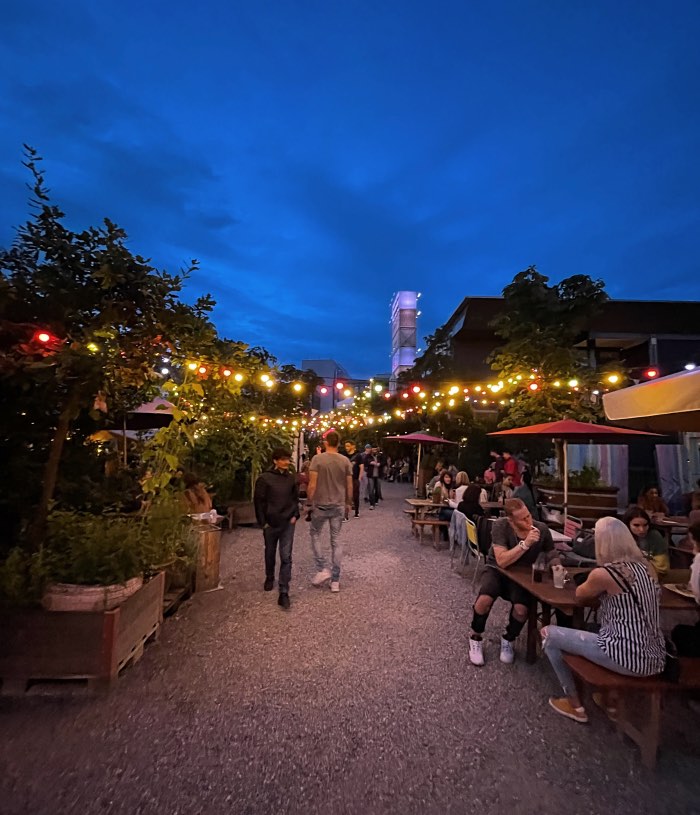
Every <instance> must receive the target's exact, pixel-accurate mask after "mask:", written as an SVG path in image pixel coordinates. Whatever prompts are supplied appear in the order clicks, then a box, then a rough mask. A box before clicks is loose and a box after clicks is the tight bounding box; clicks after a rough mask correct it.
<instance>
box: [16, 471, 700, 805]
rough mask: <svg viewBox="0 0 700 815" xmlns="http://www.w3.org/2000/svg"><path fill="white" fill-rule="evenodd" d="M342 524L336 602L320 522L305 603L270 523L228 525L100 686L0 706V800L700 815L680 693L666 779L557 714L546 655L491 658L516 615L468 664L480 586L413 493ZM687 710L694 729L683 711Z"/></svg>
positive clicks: (404, 490)
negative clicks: (212, 573)
mask: <svg viewBox="0 0 700 815" xmlns="http://www.w3.org/2000/svg"><path fill="white" fill-rule="evenodd" d="M384 490H385V495H386V500H385V501H384V502H383V503H382V504H381V505H380V507H379V508H378V509H377V510H376V511H375V512H369V511H367V510H366V509H365V508H363V510H362V515H361V517H360V518H358V519H354V518H353V519H351V520H350V521H349V522H348V523H346V524H344V527H343V534H344V538H345V543H346V559H345V566H344V570H343V574H342V576H341V587H342V588H341V593H340V594H339V595H333V594H331V593H330V591H328V590H327V589H324V590H320V589H314V588H312V587H311V586H310V585H309V583H308V580H309V578H310V576H311V575H312V573H313V567H312V560H311V555H310V550H309V538H308V524H305V523H303V522H300V525H299V530H298V533H297V539H296V541H295V553H294V555H295V561H294V574H293V586H292V593H291V600H292V609H291V610H290V611H289V612H287V613H285V612H284V611H282V610H281V609H279V608H278V606H277V604H276V599H277V597H276V592H272V593H269V594H265V593H263V591H262V582H263V577H264V575H263V569H262V535H261V532H260V531H259V530H255V529H241V530H238V531H236V532H234V533H232V534H230V535H228V536H227V537H226V540H225V544H224V552H223V556H222V561H223V562H222V576H223V584H224V589H223V590H222V591H218V592H213V593H210V594H207V595H204V596H197V597H196V598H194V599H193V600H192V601H191V602H189V603H187V604H185V605H184V606H183V607H181V609H180V611H179V612H178V614H177V615H176V616H175V617H173V618H170V619H168V620H167V621H166V623H165V625H164V628H163V633H162V635H161V638H160V641H159V642H158V643H157V644H155V645H153V646H151V647H149V648H148V649H147V650H146V653H145V655H144V657H143V659H142V660H141V662H140V663H139V664H138V665H136V666H134V667H132V668H131V669H129V670H127V671H126V672H125V673H124V675H123V677H122V678H121V679H120V681H119V684H118V686H117V688H116V689H115V690H114V691H113V692H112V693H111V694H110V695H109V696H107V697H106V698H97V699H91V698H87V697H85V696H83V695H79V694H76V695H73V696H69V697H66V696H65V695H64V696H62V697H56V696H28V697H27V698H25V699H19V700H17V699H2V700H0V812H1V813H2V814H3V815H20V813H22V815H43V813H52V814H54V815H63V813H82V815H85V814H87V815H90V814H91V813H101V812H109V813H125V814H126V813H128V814H129V815H133V814H134V813H168V814H170V813H187V815H194V813H219V812H221V813H227V812H230V813H241V815H258V813H260V815H263V814H264V815H267V813H303V815H313V813H317V812H318V813H324V815H335V814H336V813H338V815H341V814H342V815H364V814H365V813H367V815H372V814H373V813H401V815H412V814H413V813H416V815H425V814H427V813H436V814H437V813H471V812H478V813H483V815H490V813H507V814H508V815H510V814H511V813H538V815H549V813H557V815H559V813H567V815H578V813H591V815H593V814H595V813H601V812H608V813H610V812H612V813H635V815H646V814H647V813H649V814H651V813H666V812H668V813H674V815H683V813H698V812H700V740H699V739H698V738H697V735H696V732H697V725H698V716H697V714H695V713H693V712H691V711H690V710H689V709H688V708H687V707H685V705H684V704H683V703H681V702H677V701H673V702H670V703H669V705H668V708H667V710H666V716H665V738H664V746H663V748H662V752H661V756H660V761H659V766H658V770H657V772H656V773H655V774H650V773H648V772H646V771H644V770H643V769H642V768H641V766H640V764H639V761H638V757H637V751H636V748H634V747H633V746H632V745H630V744H629V743H627V742H625V743H622V742H620V741H619V740H618V738H617V737H616V736H615V734H614V732H613V730H612V728H611V727H610V725H609V724H608V723H607V721H605V720H604V718H603V717H601V716H599V715H597V713H596V712H595V711H590V713H591V720H592V723H591V725H590V726H588V727H585V726H581V725H577V724H575V723H573V722H572V723H569V722H568V721H564V720H559V719H558V718H557V717H556V716H555V714H554V713H553V712H551V711H550V710H549V708H548V707H547V705H546V699H547V695H548V694H549V693H552V692H554V691H555V690H556V685H555V682H554V679H553V674H552V673H551V670H550V668H549V666H548V664H547V663H546V662H545V661H542V660H540V661H539V662H538V664H537V665H535V666H528V665H525V663H524V661H523V659H522V656H523V650H524V642H522V641H521V642H520V643H519V645H518V660H517V661H516V663H515V664H514V665H513V666H504V665H501V664H500V662H499V661H498V653H497V648H498V638H499V635H500V631H501V626H502V624H503V621H504V620H505V614H506V606H505V604H504V603H499V604H497V607H496V609H495V610H494V613H493V614H492V617H491V620H490V621H489V627H488V628H487V634H488V643H487V660H488V661H487V664H486V666H485V667H484V668H482V669H476V668H473V667H472V666H470V665H469V662H468V659H467V653H466V649H465V636H466V626H467V623H468V620H469V608H470V606H471V602H472V593H471V588H470V583H471V579H463V578H461V577H459V576H458V575H457V574H455V573H454V572H450V567H449V555H448V553H447V552H436V551H434V550H433V549H432V547H430V546H423V547H421V546H419V545H418V543H416V542H415V541H414V540H412V539H411V537H410V534H409V529H408V527H409V524H408V521H407V520H406V517H405V516H404V515H403V514H402V509H403V506H404V504H403V497H405V496H406V495H407V494H408V492H409V487H408V486H407V485H392V484H387V485H385V487H384ZM674 722H678V723H679V724H677V725H676V724H674Z"/></svg>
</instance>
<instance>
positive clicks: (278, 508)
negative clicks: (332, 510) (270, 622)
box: [253, 447, 299, 610]
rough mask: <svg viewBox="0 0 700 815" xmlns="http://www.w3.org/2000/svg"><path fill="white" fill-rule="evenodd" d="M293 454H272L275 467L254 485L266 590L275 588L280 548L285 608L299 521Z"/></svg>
mask: <svg viewBox="0 0 700 815" xmlns="http://www.w3.org/2000/svg"><path fill="white" fill-rule="evenodd" d="M291 458H292V455H291V453H290V452H289V450H285V449H283V448H281V447H278V448H277V449H276V450H274V451H273V453H272V467H271V468H270V469H269V470H267V471H266V472H264V473H262V474H261V475H260V476H259V477H258V479H257V481H256V482H255V492H254V495H253V502H254V504H255V517H256V518H257V520H258V523H259V524H260V526H262V528H263V538H264V541H265V585H264V586H263V588H264V590H265V591H272V589H273V588H274V585H275V564H276V561H277V547H278V545H279V552H280V571H279V580H278V584H279V590H280V594H279V599H278V601H277V602H278V604H279V605H280V606H281V607H282V608H283V609H285V610H286V609H288V608H289V581H290V579H291V577H292V546H293V544H294V530H295V529H296V522H297V519H298V518H299V487H298V486H297V482H296V478H295V477H294V476H293V475H292V474H291V473H290V472H289V464H290V462H291Z"/></svg>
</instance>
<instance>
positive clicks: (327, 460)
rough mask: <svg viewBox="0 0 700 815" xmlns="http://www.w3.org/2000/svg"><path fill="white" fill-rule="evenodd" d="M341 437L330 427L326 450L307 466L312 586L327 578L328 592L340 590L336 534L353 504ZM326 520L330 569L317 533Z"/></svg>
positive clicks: (350, 473) (320, 583)
mask: <svg viewBox="0 0 700 815" xmlns="http://www.w3.org/2000/svg"><path fill="white" fill-rule="evenodd" d="M339 444H340V436H339V435H338V434H337V433H336V432H335V430H331V432H330V433H328V434H326V437H325V439H324V445H325V448H326V452H325V453H317V454H316V455H315V456H314V457H313V459H312V460H311V466H310V467H309V486H308V489H307V500H308V503H309V504H311V507H312V510H311V548H312V550H313V553H314V559H315V561H316V574H315V576H314V577H313V579H312V581H311V582H312V583H313V584H314V586H319V587H320V586H323V585H324V583H326V582H327V581H328V580H329V579H330V581H331V591H332V592H339V591H340V564H341V560H342V555H343V552H342V549H341V546H340V541H339V535H340V530H341V529H342V526H343V516H344V515H345V513H346V512H349V511H350V507H351V506H352V464H350V461H349V459H348V458H346V457H345V456H343V455H341V454H340V453H339V452H338V445H339ZM326 521H328V523H329V526H330V529H331V568H330V569H329V568H328V567H327V565H326V560H325V558H324V556H323V553H322V551H321V547H320V541H319V536H320V534H321V530H322V529H323V526H324V524H325V523H326Z"/></svg>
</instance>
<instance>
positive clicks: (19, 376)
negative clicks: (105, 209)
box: [0, 148, 208, 548]
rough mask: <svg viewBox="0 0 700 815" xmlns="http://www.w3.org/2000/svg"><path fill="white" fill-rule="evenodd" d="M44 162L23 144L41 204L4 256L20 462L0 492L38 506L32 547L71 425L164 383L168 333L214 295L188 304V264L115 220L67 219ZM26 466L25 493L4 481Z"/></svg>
mask: <svg viewBox="0 0 700 815" xmlns="http://www.w3.org/2000/svg"><path fill="white" fill-rule="evenodd" d="M40 162H41V159H40V158H39V157H38V156H37V154H36V152H35V151H34V150H32V149H30V148H27V160H26V162H25V166H26V167H27V168H28V169H29V171H30V173H31V174H32V178H33V185H32V190H33V199H32V202H31V205H32V208H33V210H34V213H33V216H32V217H31V218H30V220H29V221H28V222H27V223H26V224H25V225H24V226H22V227H21V228H20V229H19V230H18V233H17V237H16V240H15V242H14V244H13V245H12V247H11V248H10V249H8V250H5V251H3V252H2V254H0V281H1V284H0V342H1V343H2V356H1V357H0V407H2V408H3V410H2V411H1V412H2V419H0V450H1V451H2V454H3V460H5V461H11V462H12V463H11V464H10V466H9V468H8V469H7V470H6V471H5V473H4V474H3V475H4V478H3V484H2V487H3V489H2V493H3V499H4V500H5V501H8V498H9V499H10V500H11V501H13V502H16V503H19V505H20V507H21V511H20V513H19V514H20V515H23V516H24V518H28V517H30V516H31V519H32V520H31V524H30V527H29V533H28V539H29V540H30V543H31V545H32V546H33V547H34V548H36V547H37V546H38V545H39V543H40V541H41V538H42V534H43V531H44V529H45V526H46V520H47V517H48V513H49V508H50V506H51V502H52V499H53V497H54V493H55V489H56V484H57V481H58V477H59V469H60V463H61V458H62V453H63V450H64V446H65V444H66V440H67V439H68V437H69V435H71V434H73V433H77V434H78V435H80V434H81V433H82V432H85V430H86V428H87V427H89V426H90V423H86V422H85V421H84V420H85V417H86V416H91V417H92V419H93V420H95V421H93V423H92V426H91V427H90V429H95V427H96V426H99V424H98V423H97V421H96V420H98V419H99V417H100V415H102V414H105V413H107V412H109V410H110V404H111V405H112V410H113V412H114V406H115V405H117V406H118V408H119V409H120V410H124V409H126V408H128V407H130V406H134V405H136V404H138V403H139V402H140V401H143V399H144V398H147V397H148V396H149V395H152V394H153V393H154V392H156V390H157V388H158V384H159V377H158V374H157V373H156V367H155V366H156V361H157V360H158V359H159V356H160V355H162V354H163V353H167V352H168V351H169V350H170V349H171V341H170V340H169V335H172V334H174V333H176V331H177V327H178V324H181V323H182V322H183V318H185V317H186V318H187V319H188V320H190V321H191V322H192V324H193V325H198V326H199V330H201V324H202V319H201V315H200V314H199V313H198V311H197V309H198V308H199V309H201V310H203V311H206V308H207V305H208V304H207V302H206V301H204V302H203V303H200V304H199V305H198V307H197V308H195V309H194V310H192V309H190V308H189V307H187V306H185V305H184V304H182V303H180V302H179V300H178V299H177V294H178V292H179V291H180V289H181V287H182V283H183V280H184V278H185V277H186V274H187V272H185V273H183V274H178V275H171V274H168V273H167V272H163V271H159V270H156V269H155V268H153V267H152V266H151V265H150V263H149V262H148V261H147V260H145V259H144V258H142V257H140V256H138V255H133V254H132V253H131V252H130V251H129V250H128V249H127V247H126V237H127V236H126V233H125V232H124V231H123V230H122V229H120V228H119V227H117V226H116V225H115V224H113V223H112V222H111V221H109V220H107V219H105V221H104V225H103V226H102V227H99V228H97V227H90V228H88V229H85V230H83V231H80V232H77V231H74V230H72V229H70V228H68V227H67V226H66V225H65V223H64V217H65V216H64V214H63V212H61V210H60V209H59V208H58V207H57V206H55V205H54V204H52V203H51V201H50V198H49V193H48V190H47V188H46V185H45V183H44V174H43V171H42V169H41V165H40ZM129 403H130V404H129ZM20 473H25V474H27V475H30V476H31V479H30V480H29V481H28V482H25V483H23V484H22V489H23V490H24V493H25V496H24V497H23V496H21V495H18V494H17V493H18V490H17V488H16V484H12V482H9V481H8V480H7V478H8V476H9V478H16V477H17V476H18V475H19V474H20ZM33 486H34V487H35V488H34V489H33ZM10 509H11V510H16V506H13V507H11V508H10ZM15 514H17V513H15Z"/></svg>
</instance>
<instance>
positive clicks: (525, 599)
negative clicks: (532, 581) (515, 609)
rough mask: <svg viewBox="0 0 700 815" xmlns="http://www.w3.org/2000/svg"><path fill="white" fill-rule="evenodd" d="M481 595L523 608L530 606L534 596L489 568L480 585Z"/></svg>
mask: <svg viewBox="0 0 700 815" xmlns="http://www.w3.org/2000/svg"><path fill="white" fill-rule="evenodd" d="M479 594H486V595H488V596H489V597H493V598H494V600H495V599H496V598H497V597H502V598H503V599H504V600H508V601H509V602H510V603H513V605H515V604H516V603H517V604H518V605H521V606H529V605H530V601H531V599H532V595H531V594H530V592H529V591H526V590H525V589H524V588H523V587H522V586H519V585H518V584H517V583H513V581H512V580H508V578H507V577H505V575H502V574H501V573H500V572H499V571H496V569H494V568H492V567H490V566H487V567H486V570H485V571H484V574H483V576H482V578H481V583H480V584H479Z"/></svg>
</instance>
